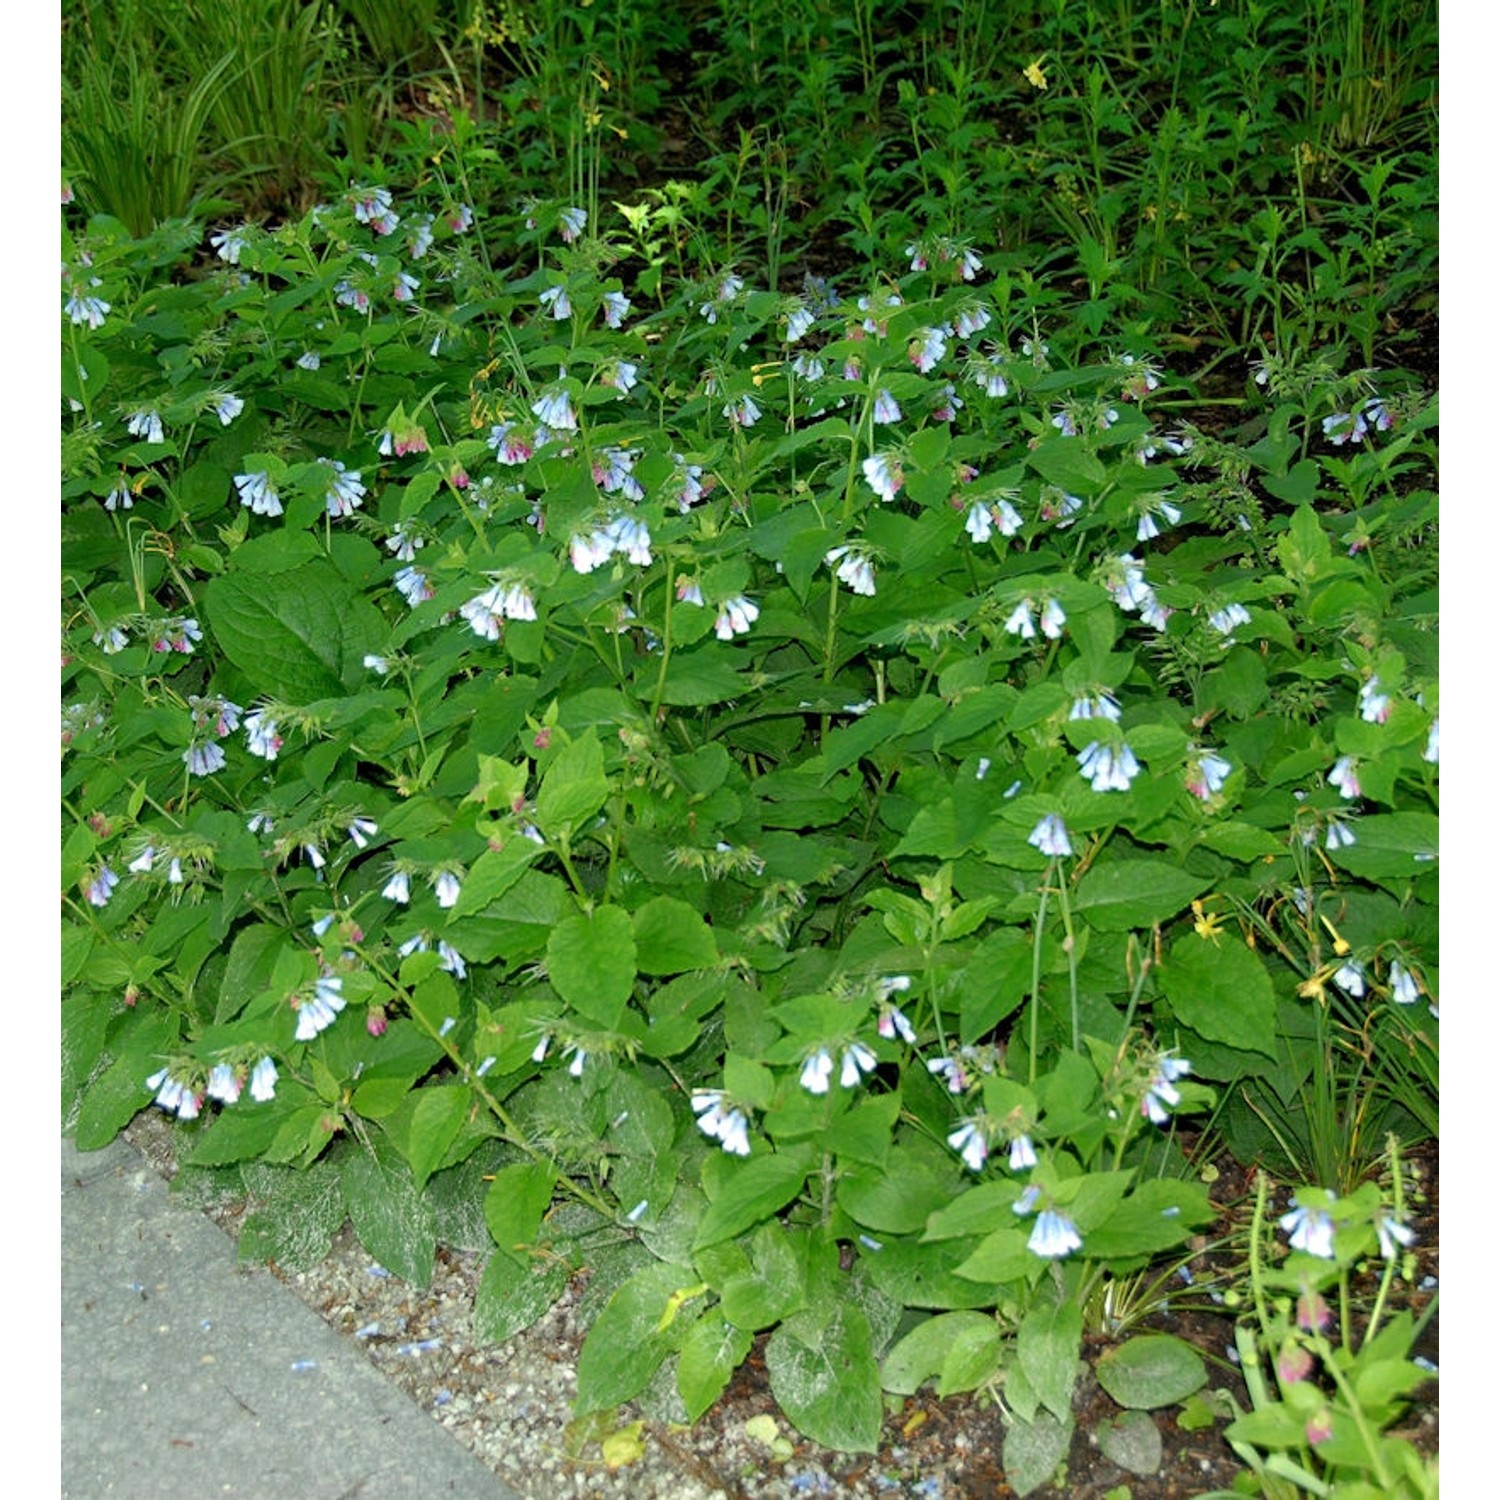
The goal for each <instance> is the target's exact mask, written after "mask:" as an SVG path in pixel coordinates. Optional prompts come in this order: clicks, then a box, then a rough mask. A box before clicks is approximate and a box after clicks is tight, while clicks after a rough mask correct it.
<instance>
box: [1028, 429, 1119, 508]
mask: <svg viewBox="0 0 1500 1500" xmlns="http://www.w3.org/2000/svg"><path fill="white" fill-rule="evenodd" d="M1026 462H1027V463H1029V464H1030V465H1031V467H1032V468H1033V469H1035V470H1036V471H1037V473H1038V474H1040V475H1041V476H1042V478H1043V479H1045V480H1046V481H1047V482H1048V483H1049V484H1055V485H1056V486H1057V487H1058V488H1059V489H1062V490H1067V491H1068V492H1069V493H1070V494H1075V495H1088V494H1091V493H1093V492H1094V491H1095V490H1098V489H1101V488H1102V487H1103V485H1104V482H1105V481H1106V480H1107V479H1108V478H1109V474H1108V472H1107V471H1106V469H1105V467H1104V465H1103V464H1102V463H1100V462H1099V460H1098V459H1097V458H1095V457H1094V455H1093V454H1092V453H1090V452H1089V450H1088V447H1087V445H1086V444H1084V443H1082V442H1080V441H1079V440H1078V439H1077V438H1069V437H1054V438H1044V439H1043V440H1042V441H1041V442H1040V443H1038V444H1037V446H1036V447H1035V448H1033V449H1031V450H1030V451H1029V452H1028V453H1027V455H1026Z"/></svg>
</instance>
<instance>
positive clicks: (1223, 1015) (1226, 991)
mask: <svg viewBox="0 0 1500 1500" xmlns="http://www.w3.org/2000/svg"><path fill="white" fill-rule="evenodd" d="M1159 982H1160V984H1161V987H1162V992H1163V993H1164V994H1165V996H1166V998H1167V1003H1168V1004H1169V1005H1170V1007H1171V1009H1172V1013H1173V1014H1174V1015H1175V1016H1176V1017H1177V1019H1178V1020H1179V1021H1181V1022H1182V1023H1183V1025H1184V1026H1190V1027H1192V1029H1193V1030H1194V1031H1196V1032H1198V1034H1199V1035H1200V1036H1204V1037H1207V1038H1208V1040H1209V1041H1211V1042H1223V1043H1224V1044H1225V1046H1228V1047H1237V1048H1239V1049H1240V1050H1241V1051H1246V1052H1262V1053H1264V1054H1265V1055H1266V1056H1268V1057H1274V1056H1275V1055H1276V997H1275V991H1274V988H1273V987H1272V984H1271V976H1270V975H1269V974H1267V973H1266V970H1265V965H1264V964H1262V963H1261V961H1260V959H1259V958H1258V957H1257V956H1256V955H1255V954H1254V953H1252V952H1251V951H1250V949H1249V948H1247V947H1246V946H1245V945H1244V944H1243V943H1241V942H1240V941H1239V940H1238V939H1237V938H1235V937H1234V936H1232V935H1231V934H1229V933H1220V934H1219V936H1218V939H1217V941H1215V940H1214V939H1212V938H1201V937H1199V936H1198V935H1197V934H1196V933H1189V934H1187V935H1186V936H1184V937H1180V938H1178V940H1177V941H1176V942H1175V943H1173V944H1172V950H1171V952H1170V953H1169V954H1168V956H1167V961H1166V963H1165V964H1163V965H1162V967H1161V969H1160V971H1159Z"/></svg>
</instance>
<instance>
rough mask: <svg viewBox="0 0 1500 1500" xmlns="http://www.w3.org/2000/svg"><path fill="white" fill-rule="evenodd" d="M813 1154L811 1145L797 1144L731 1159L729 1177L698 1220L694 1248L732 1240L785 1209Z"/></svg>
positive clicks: (810, 1168)
mask: <svg viewBox="0 0 1500 1500" xmlns="http://www.w3.org/2000/svg"><path fill="white" fill-rule="evenodd" d="M815 1157H816V1153H815V1151H814V1149H813V1148H812V1147H811V1146H799V1147H796V1148H794V1149H791V1150H788V1151H777V1152H772V1153H771V1154H769V1155H766V1156H756V1157H752V1158H751V1159H750V1160H749V1161H745V1162H740V1161H734V1162H731V1163H730V1164H729V1176H728V1180H727V1181H726V1183H725V1184H724V1186H723V1188H722V1189H721V1190H720V1192H719V1195H718V1197H716V1198H714V1199H713V1200H712V1201H711V1202H710V1203H709V1205H708V1209H707V1211H706V1212H705V1213H704V1215H703V1217H702V1219H700V1220H699V1221H698V1232H697V1234H696V1235H694V1236H693V1248H694V1249H695V1250H702V1249H704V1248H705V1247H706V1246H708V1245H716V1244H718V1243H719V1241H720V1240H727V1239H731V1238H733V1236H735V1235H737V1234H739V1233H740V1232H741V1231H742V1230H745V1229H748V1228H749V1227H750V1226H751V1225H752V1224H754V1223H757V1222H758V1221H759V1220H761V1219H764V1218H768V1217H769V1216H770V1215H771V1214H774V1213H775V1212H776V1211H777V1209H779V1208H784V1207H785V1206H786V1205H787V1204H788V1203H790V1202H791V1200H792V1199H793V1198H795V1197H796V1196H797V1194H798V1193H799V1192H800V1191H801V1190H802V1184H803V1183H804V1182H806V1180H807V1174H808V1172H810V1171H811V1170H812V1166H813V1162H814V1160H815ZM710 1160H713V1158H710Z"/></svg>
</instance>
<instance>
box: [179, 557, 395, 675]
mask: <svg viewBox="0 0 1500 1500" xmlns="http://www.w3.org/2000/svg"><path fill="white" fill-rule="evenodd" d="M247 545H248V544H247ZM236 560H237V561H238V555H237V556H236ZM203 607H204V612H205V614H206V615H207V617H208V622H209V624H210V625H211V626H212V628H213V632H214V638H215V640H216V641H217V643H218V645H219V647H220V648H221V649H222V650H223V652H224V655H225V656H227V657H228V658H229V660H230V661H231V662H233V663H234V665H235V666H236V667H238V668H239V670H240V671H241V672H243V673H244V675H245V676H246V678H247V679H248V680H249V682H250V683H251V685H252V686H253V687H254V688H255V690H256V691H257V692H258V693H265V694H268V695H270V696H271V697H274V698H285V699H289V700H290V701H291V702H293V703H309V702H311V701H312V700H313V699H316V698H330V697H334V696H336V695H338V694H339V693H341V692H342V691H343V690H344V688H345V687H350V688H352V687H353V686H354V685H355V684H356V682H358V681H359V680H360V678H361V677H362V676H363V675H364V672H365V668H364V666H363V659H364V655H365V653H366V652H371V651H376V650H378V649H379V647H380V645H381V644H382V643H383V642H384V640H385V638H386V634H387V626H386V624H385V621H384V620H383V619H382V617H381V615H380V613H379V612H378V611H377V610H376V609H375V607H374V606H373V605H372V604H371V603H370V602H369V600H368V599H366V598H364V597H363V596H362V595H360V594H358V593H356V592H355V590H354V589H353V587H352V586H351V585H350V584H349V583H348V581H347V580H346V579H345V578H344V577H343V575H342V574H341V573H340V572H339V571H338V570H337V569H336V568H334V567H333V566H332V565H331V564H329V563H326V562H323V561H322V560H321V559H315V560H314V561H311V562H307V563H303V564H302V565H301V566H299V567H295V568H289V569H287V570H286V571H284V572H275V573H256V574H254V575H246V574H245V573H243V572H234V573H230V574H227V575H226V576H224V577H222V578H214V579H211V580H210V581H209V583H208V585H207V586H206V587H205V589H204V591H203Z"/></svg>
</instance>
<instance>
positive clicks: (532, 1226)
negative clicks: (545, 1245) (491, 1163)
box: [484, 1161, 557, 1265]
mask: <svg viewBox="0 0 1500 1500" xmlns="http://www.w3.org/2000/svg"><path fill="white" fill-rule="evenodd" d="M556 1185H557V1173H556V1171H555V1170H554V1169H553V1168H552V1167H551V1166H550V1165H549V1164H548V1163H546V1162H536V1161H523V1162H517V1163H515V1164H514V1165H513V1166H509V1167H502V1168H501V1169H500V1170H499V1171H498V1172H496V1173H495V1180H494V1181H493V1182H492V1183H491V1184H490V1188H489V1192H488V1193H486V1194H485V1198H484V1221H485V1223H486V1224H487V1225H488V1226H489V1231H490V1234H491V1235H492V1236H493V1238H494V1241H495V1244H496V1245H497V1246H498V1248H499V1251H500V1253H501V1254H502V1255H507V1256H509V1257H510V1258H511V1259H512V1260H513V1261H515V1263H516V1264H517V1265H527V1264H529V1263H530V1258H529V1257H528V1255H527V1253H526V1252H527V1250H528V1248H529V1247H530V1246H531V1245H533V1244H535V1243H536V1237H537V1231H538V1230H540V1228H541V1226H542V1219H543V1218H544V1217H545V1216H546V1213H547V1210H548V1209H549V1208H550V1207H551V1206H552V1191H553V1189H554V1188H555V1187H556Z"/></svg>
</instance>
